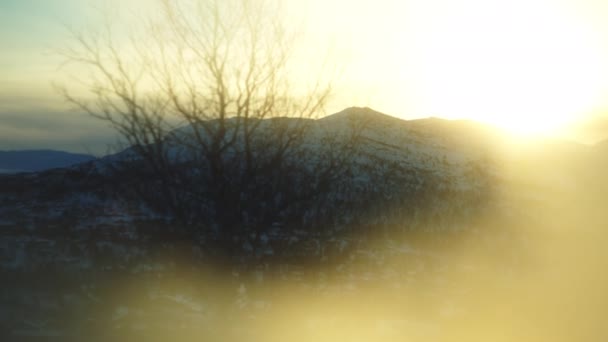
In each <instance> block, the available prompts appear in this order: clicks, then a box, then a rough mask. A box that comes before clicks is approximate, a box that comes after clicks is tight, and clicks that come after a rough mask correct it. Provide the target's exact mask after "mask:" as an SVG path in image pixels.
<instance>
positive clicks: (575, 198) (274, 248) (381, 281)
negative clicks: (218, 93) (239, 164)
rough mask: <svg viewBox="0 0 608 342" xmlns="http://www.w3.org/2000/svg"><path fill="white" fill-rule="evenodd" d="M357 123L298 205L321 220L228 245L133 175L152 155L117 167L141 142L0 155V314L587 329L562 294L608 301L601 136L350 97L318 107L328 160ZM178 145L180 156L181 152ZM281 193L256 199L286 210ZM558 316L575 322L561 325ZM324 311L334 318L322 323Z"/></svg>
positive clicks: (200, 332)
mask: <svg viewBox="0 0 608 342" xmlns="http://www.w3.org/2000/svg"><path fill="white" fill-rule="evenodd" d="M283 120H287V121H286V123H288V124H294V122H291V121H289V120H292V119H283ZM293 120H295V119H293ZM262 124H264V125H266V124H267V125H269V126H268V127H271V126H270V125H271V123H262ZM358 129H360V134H359V135H358V136H357V137H358V141H359V142H360V143H359V144H358V145H357V149H356V150H355V151H354V152H353V154H352V155H349V164H348V165H349V168H348V171H349V172H347V173H342V174H341V175H343V177H342V178H340V179H336V180H335V184H333V185H332V187H331V188H330V189H331V192H330V193H329V194H327V196H324V197H322V200H323V202H321V204H319V203H317V202H303V203H306V204H310V203H312V204H315V203H316V204H317V205H316V206H311V207H306V208H304V210H303V211H299V212H296V213H299V214H300V215H302V217H312V218H315V220H314V221H311V222H312V223H310V222H309V221H306V220H302V221H298V220H294V219H293V218H290V219H289V220H288V219H284V220H281V217H280V216H276V217H273V219H274V218H277V217H278V219H276V220H274V221H273V222H272V223H271V224H268V225H259V226H255V227H256V229H255V230H249V231H246V233H247V235H248V236H247V238H244V237H243V236H239V235H238V234H235V236H234V239H233V240H234V241H237V242H238V243H235V244H233V245H230V249H226V247H225V246H224V245H221V244H219V243H217V240H215V235H216V234H217V232H216V231H215V230H214V229H215V228H214V227H213V226H212V225H210V226H209V227H210V228H209V229H200V228H201V227H203V228H204V227H207V226H206V225H202V226H201V225H198V224H197V222H193V223H183V222H181V223H177V221H176V220H175V217H172V216H171V215H170V214H168V213H167V212H162V211H159V210H157V209H155V208H152V207H150V206H148V205H146V204H145V203H142V202H141V201H140V200H139V197H138V196H137V194H136V189H137V187H139V186H141V184H144V185H145V186H146V187H148V188H151V189H150V190H151V191H153V190H154V188H155V185H154V183H145V182H144V183H140V182H142V181H143V180H144V179H145V177H147V173H146V172H145V168H144V169H135V170H137V172H135V173H134V175H132V176H129V177H122V176H121V175H122V174H121V173H120V172H119V173H117V172H116V165H120V163H122V162H125V161H127V162H129V163H131V162H133V160H135V162H137V158H136V157H134V155H133V150H132V149H127V150H125V151H122V152H120V153H118V154H116V155H112V156H107V157H106V158H104V159H102V160H96V161H89V162H85V163H81V164H77V165H74V166H71V167H69V168H59V169H53V170H47V171H43V172H35V173H22V174H16V175H0V234H1V236H0V253H1V258H0V270H1V272H2V276H3V279H7V281H5V284H4V289H3V290H4V291H2V292H3V295H2V296H1V297H0V304H1V305H0V307H2V309H1V310H0V316H1V317H5V318H4V319H3V320H2V326H1V327H0V328H1V329H2V330H5V331H10V332H11V333H12V334H13V335H12V336H14V337H16V338H17V337H24V336H40V338H48V337H49V336H59V337H60V338H62V339H69V338H74V339H75V340H78V339H79V338H82V337H83V336H95V337H97V338H98V339H99V340H102V341H106V340H107V341H110V340H111V341H116V340H133V339H136V340H137V339H147V340H159V341H162V340H167V339H169V338H172V339H175V338H177V340H179V341H181V340H184V341H188V340H197V339H200V338H201V337H205V338H208V339H210V340H213V339H214V338H217V337H218V334H219V336H228V335H230V336H234V339H235V340H242V339H243V338H247V339H250V340H255V341H257V340H260V341H262V340H263V341H267V340H270V341H274V340H277V341H278V340H285V339H287V340H320V341H331V340H348V339H351V340H378V341H385V340H386V341H388V340H404V339H405V340H408V339H411V340H417V341H437V340H439V341H445V340H475V339H476V338H477V337H479V338H482V339H489V340H495V338H496V337H497V336H498V335H499V337H500V338H506V340H509V341H511V340H521V339H520V338H521V337H522V336H523V337H525V338H530V336H536V337H537V338H536V339H534V338H532V340H535V341H544V340H546V341H569V340H577V339H580V338H582V337H584V336H585V332H586V331H588V329H587V330H585V329H583V328H581V327H584V323H585V322H583V321H582V318H581V317H579V316H578V315H576V312H571V311H566V310H565V309H563V308H565V307H566V306H567V304H568V300H566V299H565V298H571V297H570V296H569V295H572V293H571V292H570V291H572V289H576V291H577V294H578V296H579V297H577V298H578V299H580V300H581V302H582V303H585V304H581V305H584V310H589V311H593V312H597V315H598V317H603V316H602V315H603V314H604V313H605V312H604V311H605V309H604V308H603V307H601V306H598V305H596V304H595V303H601V301H599V300H598V299H597V298H596V296H600V295H601V293H603V292H598V291H595V290H596V289H603V286H604V285H608V281H606V279H604V278H603V277H598V276H597V274H598V273H601V272H599V271H598V267H600V266H601V265H598V264H597V263H596V260H605V258H604V257H605V256H604V255H603V252H602V248H601V246H602V244H603V242H604V241H608V237H607V236H606V234H605V231H604V229H602V228H603V227H605V225H604V223H605V222H608V215H607V214H606V213H605V210H603V205H602V203H603V200H602V198H603V197H602V196H603V194H604V193H605V192H603V191H604V190H603V189H608V187H607V185H608V180H607V179H605V177H604V176H602V174H603V173H602V172H601V169H599V168H590V167H588V165H597V164H596V163H597V160H598V158H599V156H600V154H601V153H603V151H602V149H601V148H600V147H599V146H598V147H594V148H591V147H586V146H583V145H576V144H569V143H564V142H560V141H527V142H516V141H513V140H510V138H509V137H508V136H507V135H506V134H504V133H501V132H499V131H496V130H494V129H492V128H489V127H486V126H483V125H480V124H477V123H474V122H469V121H449V120H441V119H436V118H433V119H422V120H410V121H407V120H401V119H398V118H394V117H391V116H389V115H385V114H382V113H379V112H376V111H374V110H372V109H369V108H348V109H346V110H344V111H342V112H339V113H336V114H334V115H330V116H327V117H325V118H322V119H319V120H316V121H314V122H312V126H311V129H310V131H308V132H307V134H306V136H305V137H304V143H303V144H302V146H303V149H304V150H303V151H304V152H306V153H312V154H311V155H313V156H318V159H319V160H322V158H321V156H323V155H326V154H328V153H330V152H331V146H332V145H331V144H339V143H341V139H344V138H345V137H348V136H349V134H348V132H350V131H351V130H358ZM190 131H191V130H190ZM188 132H189V130H188V128H183V129H181V130H179V131H177V132H175V133H174V134H188ZM168 139H170V138H168ZM168 141H170V140H168ZM169 146H170V148H171V149H170V150H169V152H171V153H170V156H171V157H172V158H175V159H173V160H174V161H175V163H176V165H177V166H178V167H179V168H178V169H177V171H180V170H182V168H186V171H187V170H188V169H187V167H188V165H190V164H189V162H190V161H189V159H188V158H187V157H188V154H186V153H185V152H184V151H180V150H178V149H176V148H175V147H172V145H169ZM186 152H187V151H186ZM304 152H302V153H304ZM306 160H308V161H312V162H313V163H314V161H315V159H314V158H313V159H306ZM126 165H137V164H126ZM123 171H124V170H123ZM123 174H124V173H123ZM261 179H262V180H264V178H261ZM305 180H306V179H305ZM150 184H152V185H150ZM188 186H189V187H190V186H192V185H191V184H189V185H188ZM306 186H308V185H307V184H302V183H290V184H289V187H292V188H306ZM203 190H204V189H203ZM201 193H202V192H201ZM161 198H162V197H161ZM204 200H205V198H204V197H199V202H197V203H198V204H201V203H204ZM277 203H278V202H277ZM245 204H247V203H245V202H241V205H242V206H243V207H244V206H245ZM272 205H273V204H272V203H271V202H268V203H255V206H252V207H251V208H252V211H250V212H247V213H248V214H249V215H254V214H255V210H258V208H260V207H268V208H269V210H272V211H274V210H282V209H281V208H280V207H277V208H275V207H272ZM319 213H322V214H323V215H320V214H319ZM286 217H287V216H286ZM254 218H255V217H253V218H250V220H253V219H254ZM201 220H204V218H203V219H201ZM192 227H196V228H197V229H198V230H196V231H193V230H192ZM239 234H240V233H239ZM581 265H583V266H584V267H580V266H581ZM564 274H566V275H568V276H567V277H564ZM590 279H594V281H593V282H592V281H590ZM546 284H551V289H552V290H551V291H546ZM524 297H525V298H534V300H533V301H532V302H533V303H532V305H531V304H530V303H529V302H528V301H527V300H526V301H522V300H520V298H524ZM556 307H557V308H559V310H558V309H553V308H556ZM581 310H583V309H581ZM514 311H517V312H519V313H520V314H518V316H517V317H515V318H514V317H512V316H513V315H512V313H513V312H514ZM538 317H543V319H542V320H538ZM562 320H567V321H568V322H570V324H569V325H563V327H564V328H556V325H555V324H554V323H555V322H561V321H562ZM480 321H483V326H484V328H483V329H482V328H479V329H470V330H467V329H463V328H462V327H465V326H466V327H468V326H478V324H477V323H478V322H480ZM505 322H508V324H510V325H509V326H505ZM529 322H535V325H534V326H532V327H531V326H530V325H529ZM278 325H280V326H286V327H289V329H283V330H281V329H277V326H278ZM331 329H333V330H331ZM330 330H331V331H334V332H335V333H336V336H335V338H332V337H331V336H330V335H327V336H326V335H324V334H322V335H323V336H319V335H318V334H319V332H329V331H330ZM351 331H352V332H354V333H355V334H356V335H357V336H353V335H349V332H351ZM226 334H228V335H226ZM328 334H329V333H328ZM535 334H539V335H535ZM176 336H177V337H176ZM505 336H506V337H505ZM525 338H524V340H525Z"/></svg>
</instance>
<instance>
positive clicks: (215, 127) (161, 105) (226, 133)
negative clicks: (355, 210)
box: [63, 0, 357, 243]
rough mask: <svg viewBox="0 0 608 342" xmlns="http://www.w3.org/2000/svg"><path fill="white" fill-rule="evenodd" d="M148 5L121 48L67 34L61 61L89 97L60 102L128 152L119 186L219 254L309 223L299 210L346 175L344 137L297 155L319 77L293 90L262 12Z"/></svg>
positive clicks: (281, 37) (321, 89)
mask: <svg viewBox="0 0 608 342" xmlns="http://www.w3.org/2000/svg"><path fill="white" fill-rule="evenodd" d="M160 5H161V8H162V11H161V12H162V15H161V16H160V17H158V18H149V19H148V20H144V21H140V22H141V23H144V25H143V30H141V31H137V32H139V33H132V34H131V35H130V36H129V38H128V39H125V38H124V37H123V36H120V37H118V38H117V37H116V36H115V35H113V33H112V27H111V25H109V24H108V25H107V26H106V27H105V28H104V30H102V31H101V32H97V33H94V34H82V33H76V34H75V35H74V38H75V39H74V40H75V46H74V47H72V48H70V49H68V50H66V51H64V52H63V53H64V55H65V56H66V58H67V60H68V62H71V63H75V64H77V65H79V66H81V67H84V68H82V69H79V70H85V71H86V72H87V73H88V74H85V75H87V76H85V77H78V79H79V81H80V82H81V83H82V85H83V86H84V88H85V89H86V90H88V91H89V92H90V94H91V95H92V96H89V97H86V96H85V97H77V96H75V95H73V91H68V90H66V89H64V90H63V94H64V96H65V97H66V99H67V100H68V101H70V102H72V103H73V104H75V105H77V106H78V107H80V108H81V109H83V110H85V111H86V112H88V113H89V114H91V115H92V116H94V117H96V118H99V119H101V120H104V121H106V122H108V123H109V124H110V125H111V126H112V127H114V128H115V129H116V130H117V132H118V133H120V135H121V137H122V138H123V140H124V141H125V142H126V144H127V145H128V146H130V147H129V149H128V150H127V151H126V152H124V153H123V154H122V158H121V161H122V162H123V164H121V166H120V167H118V168H117V169H118V170H120V172H121V175H122V176H123V177H126V175H128V174H131V178H130V179H133V180H134V182H133V189H135V190H137V192H138V194H139V195H140V197H141V198H142V199H145V200H146V201H147V202H148V204H150V205H151V206H156V207H157V208H159V209H162V210H165V211H168V212H169V213H171V214H172V215H173V216H174V217H176V219H178V220H179V221H181V222H182V223H185V224H189V225H192V226H195V227H197V228H200V229H199V230H203V231H206V232H214V233H215V234H216V235H217V236H219V237H220V238H221V239H222V240H225V241H227V242H228V243H230V242H229V241H228V240H232V239H234V237H235V236H254V238H253V239H259V238H260V234H253V235H252V234H251V233H250V232H251V230H254V231H256V230H259V229H260V227H268V226H271V225H277V224H281V225H286V224H299V225H302V224H305V223H304V222H305V221H306V222H309V223H308V224H311V223H310V222H317V221H318V220H317V221H315V220H311V219H310V218H309V217H308V216H310V215H311V214H310V212H309V213H308V214H305V213H306V210H308V209H310V208H312V207H311V204H313V203H314V204H315V205H316V207H317V208H318V207H319V206H320V204H321V203H323V200H322V196H323V194H326V193H328V191H329V189H330V187H331V184H332V183H333V182H334V181H335V180H336V179H337V178H339V177H340V175H341V173H342V172H344V171H345V170H346V166H345V165H346V162H345V161H346V160H347V159H348V153H349V152H348V151H353V146H354V141H355V140H356V134H354V133H353V134H352V136H351V137H350V138H348V139H341V140H340V141H341V142H340V143H339V144H338V143H337V142H336V141H333V143H334V146H333V148H331V149H325V150H324V152H323V153H322V154H319V153H318V151H314V150H312V149H310V148H307V146H306V144H307V141H310V140H311V136H310V135H311V134H312V133H311V127H313V126H314V125H315V124H316V123H315V120H313V119H315V118H317V117H319V115H321V114H322V113H323V110H324V106H325V104H326V102H327V99H328V96H329V95H330V91H331V83H330V82H323V81H322V79H323V77H322V76H323V73H321V71H320V73H319V77H318V78H315V79H313V82H312V83H307V82H303V81H305V80H299V81H301V82H294V80H293V79H292V75H293V74H297V73H301V71H302V70H303V69H304V68H305V67H304V66H294V65H293V64H292V63H291V61H292V57H294V56H293V54H294V49H293V45H292V43H293V41H294V38H295V37H296V36H297V34H293V33H290V32H289V31H288V30H287V29H286V27H285V26H284V25H283V24H281V23H282V20H281V18H280V17H278V16H279V15H280V14H278V13H280V12H279V11H277V9H276V8H275V7H276V6H273V5H272V3H269V2H263V1H255V2H254V1H247V0H235V1H226V0H210V1H203V2H195V3H189V4H187V5H184V4H182V3H178V2H174V1H169V0H162V1H160ZM306 74H310V72H309V71H308V70H307V71H306ZM296 81H298V80H296ZM305 84H308V85H307V86H305ZM355 131H357V130H353V131H352V132H355ZM319 139H330V138H328V137H319ZM127 156H130V157H131V158H127ZM114 165H115V166H116V165H118V164H114ZM126 178H128V177H126ZM309 211H310V210H309ZM317 212H320V211H319V210H318V211H317ZM306 215H308V216H306ZM293 221H298V222H293Z"/></svg>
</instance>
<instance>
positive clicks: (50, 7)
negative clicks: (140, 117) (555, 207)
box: [0, 0, 608, 153]
mask: <svg viewBox="0 0 608 342" xmlns="http://www.w3.org/2000/svg"><path fill="white" fill-rule="evenodd" d="M152 2H153V1H152V0H124V1H120V2H119V1H115V0H107V1H104V0H2V1H0V22H2V24H1V25H2V30H0V44H2V46H3V47H4V48H3V51H2V53H1V54H0V149H19V148H41V147H49V148H59V149H67V150H72V151H78V152H86V151H87V150H91V151H95V152H96V153H100V152H102V151H103V150H104V146H105V144H106V143H107V141H108V140H109V139H110V138H109V137H110V136H111V134H112V133H111V130H110V129H109V128H108V127H106V126H104V124H103V123H101V122H98V121H96V120H94V119H92V118H90V117H88V116H86V115H83V114H81V113H79V112H78V111H76V110H74V109H73V108H71V107H69V106H68V105H67V104H66V103H65V102H64V101H63V100H62V98H61V96H59V95H58V93H57V92H56V91H54V90H53V86H52V85H53V84H54V83H60V84H61V83H62V82H63V83H65V82H68V83H69V82H71V80H70V79H67V78H66V77H65V75H64V72H63V69H62V68H60V66H61V63H62V59H61V58H60V57H59V55H58V54H57V53H56V51H57V49H61V48H63V47H65V46H66V45H67V44H69V43H70V35H69V33H68V30H67V29H66V28H68V27H69V28H73V29H76V30H80V29H85V28H87V27H95V26H96V25H97V23H99V21H100V17H99V15H98V11H97V10H96V9H99V8H101V9H103V8H111V9H113V10H116V11H120V12H121V13H127V15H128V13H130V12H129V10H133V9H137V10H139V9H147V10H151V11H153V10H154V9H153V7H152V6H151V5H150V4H151V3H152ZM254 3H255V1H254ZM283 3H284V4H285V8H286V10H287V13H286V15H287V16H288V18H289V19H288V21H289V22H292V23H294V25H302V24H303V23H304V26H303V27H305V29H304V30H305V31H306V39H305V40H304V41H305V44H307V46H308V48H307V50H308V51H311V53H316V52H319V53H326V52H328V51H329V52H330V53H329V55H330V56H331V57H330V58H331V62H332V63H334V64H336V65H338V66H339V69H340V70H341V73H340V76H339V78H338V79H337V80H336V82H335V87H334V97H333V98H332V101H331V102H330V104H329V106H328V112H329V113H332V112H337V111H339V110H341V109H343V108H345V107H350V106H368V107H371V108H374V109H376V110H379V111H382V112H385V113H387V114H390V115H393V116H397V117H401V118H404V119H414V118H421V117H428V116H435V117H443V118H449V119H456V118H464V119H473V120H478V121H483V122H487V123H490V124H494V125H497V126H500V127H503V128H506V129H509V130H511V131H513V132H519V133H522V134H562V135H564V136H566V135H567V134H566V133H564V132H565V131H564V129H563V127H565V126H566V125H568V124H571V123H573V122H575V123H576V124H577V125H578V126H576V127H586V124H583V123H580V122H603V120H604V118H605V114H604V113H608V110H607V109H608V96H607V95H608V20H606V19H608V2H606V1H602V0H510V1H491V0H359V1H346V0H331V1H327V0H310V1H300V0H286V1H283ZM587 126H588V125H587ZM558 132H561V133H558ZM570 133H571V132H570ZM570 133H568V134H570ZM601 134H602V133H599V134H596V135H594V137H593V138H591V137H589V136H585V135H584V134H582V133H581V134H578V135H576V136H575V135H572V134H571V135H570V136H568V137H575V138H577V139H579V140H580V141H583V142H592V141H593V139H598V138H602V135H601ZM605 137H608V135H607V136H605Z"/></svg>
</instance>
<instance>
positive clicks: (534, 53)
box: [404, 0, 605, 134]
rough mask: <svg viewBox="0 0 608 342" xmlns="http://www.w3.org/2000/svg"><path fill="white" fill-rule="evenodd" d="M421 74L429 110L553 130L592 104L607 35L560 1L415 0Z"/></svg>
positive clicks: (515, 128)
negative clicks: (560, 5)
mask: <svg viewBox="0 0 608 342" xmlns="http://www.w3.org/2000/svg"><path fill="white" fill-rule="evenodd" d="M413 10H414V11H415V13H416V14H417V16H416V17H417V18H418V19H417V20H416V21H415V22H414V23H412V24H410V25H409V26H410V28H411V29H412V30H413V31H414V37H415V38H414V47H411V46H409V47H404V49H405V48H408V49H410V51H409V52H410V55H412V54H413V60H414V63H413V65H414V66H415V67H414V71H413V73H414V78H415V79H416V81H417V82H418V90H417V92H418V94H419V97H420V98H419V99H418V100H419V101H421V104H420V107H421V108H422V110H426V111H429V114H431V115H436V116H441V117H451V118H469V119H474V120H479V121H484V122H487V123H490V124H494V125H497V126H500V127H502V128H505V129H507V130H509V131H511V132H513V133H518V134H550V133H552V132H554V131H556V130H557V129H559V128H560V127H561V126H563V125H565V124H567V123H569V122H571V121H574V120H575V119H576V118H577V116H579V115H581V114H583V113H585V112H588V111H590V110H591V109H592V108H593V107H594V105H596V103H597V102H598V100H599V97H600V93H601V92H602V86H603V85H602V82H603V80H602V78H603V77H605V70H603V64H604V63H603V61H602V57H601V51H600V50H601V48H600V46H601V45H600V44H601V39H600V38H598V37H597V36H596V34H595V33H594V31H593V30H592V29H591V28H590V27H588V26H587V25H586V24H585V22H584V20H581V18H578V17H577V16H576V15H575V14H574V13H573V12H571V11H567V10H566V9H565V8H559V7H557V5H556V2H549V1H542V0H513V1H503V2H496V1H486V0H465V1H458V2H453V1H437V0H431V1H426V2H422V1H420V2H416V4H415V6H414V7H413Z"/></svg>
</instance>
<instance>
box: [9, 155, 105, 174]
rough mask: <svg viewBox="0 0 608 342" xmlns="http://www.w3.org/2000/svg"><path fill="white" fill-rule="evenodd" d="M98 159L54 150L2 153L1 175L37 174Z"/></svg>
mask: <svg viewBox="0 0 608 342" xmlns="http://www.w3.org/2000/svg"><path fill="white" fill-rule="evenodd" d="M94 159H96V158H95V157H94V156H91V155H88V154H79V153H70V152H63V151H54V150H20V151H0V173H16V172H36V171H43V170H48V169H55V168H63V167H68V166H71V165H75V164H80V163H84V162H88V161H92V160H94Z"/></svg>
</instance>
